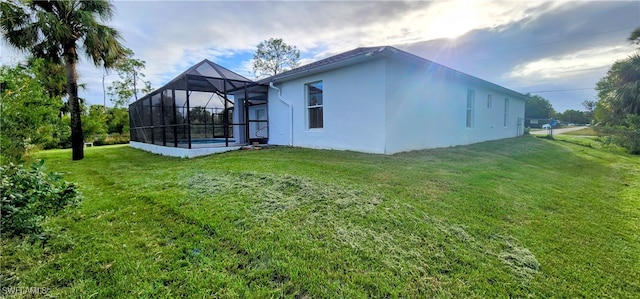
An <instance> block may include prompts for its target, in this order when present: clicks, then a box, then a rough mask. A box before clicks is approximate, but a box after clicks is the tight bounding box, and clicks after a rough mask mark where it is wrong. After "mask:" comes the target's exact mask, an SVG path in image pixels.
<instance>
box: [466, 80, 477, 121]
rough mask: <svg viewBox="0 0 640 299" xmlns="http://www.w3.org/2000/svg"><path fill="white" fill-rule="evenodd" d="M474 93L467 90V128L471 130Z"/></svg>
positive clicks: (471, 90)
mask: <svg viewBox="0 0 640 299" xmlns="http://www.w3.org/2000/svg"><path fill="white" fill-rule="evenodd" d="M475 100H476V91H475V90H473V89H467V128H473V106H474V105H475V103H474V102H475Z"/></svg>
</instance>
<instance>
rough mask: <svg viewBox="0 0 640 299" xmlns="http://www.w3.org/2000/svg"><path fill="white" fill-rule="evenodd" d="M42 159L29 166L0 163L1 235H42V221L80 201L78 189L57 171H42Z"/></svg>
mask: <svg viewBox="0 0 640 299" xmlns="http://www.w3.org/2000/svg"><path fill="white" fill-rule="evenodd" d="M43 165H44V161H43V160H40V162H36V163H34V164H33V165H31V167H24V166H23V165H14V164H13V163H9V164H7V165H3V166H0V174H1V175H2V186H1V187H2V189H1V190H0V195H1V197H0V199H1V205H0V210H1V213H2V222H1V228H2V237H14V236H25V235H29V236H33V237H43V231H42V221H43V220H44V219H45V218H46V217H47V216H51V215H53V214H54V213H56V212H58V211H60V210H62V209H64V208H65V207H66V206H68V205H76V204H77V203H79V201H80V192H79V191H78V190H77V187H76V185H75V184H73V183H69V182H66V181H65V180H63V178H62V175H61V174H59V173H49V174H46V173H45V172H44V166H43Z"/></svg>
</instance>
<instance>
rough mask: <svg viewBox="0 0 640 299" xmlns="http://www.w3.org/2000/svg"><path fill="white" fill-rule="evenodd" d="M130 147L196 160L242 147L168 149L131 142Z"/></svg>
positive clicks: (166, 147)
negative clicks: (196, 158) (195, 158)
mask: <svg viewBox="0 0 640 299" xmlns="http://www.w3.org/2000/svg"><path fill="white" fill-rule="evenodd" d="M129 146H130V147H133V148H137V149H141V150H144V151H148V152H152V153H154V154H159V155H163V156H171V157H180V158H194V157H199V156H207V155H213V154H218V153H224V152H229V151H235V150H239V149H240V146H229V147H207V148H192V149H188V148H181V147H168V146H161V145H155V144H148V143H142V142H135V141H130V142H129Z"/></svg>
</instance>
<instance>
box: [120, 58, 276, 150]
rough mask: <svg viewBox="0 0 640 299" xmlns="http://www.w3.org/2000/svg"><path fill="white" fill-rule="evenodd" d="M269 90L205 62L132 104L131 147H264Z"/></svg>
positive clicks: (266, 136)
mask: <svg viewBox="0 0 640 299" xmlns="http://www.w3.org/2000/svg"><path fill="white" fill-rule="evenodd" d="M267 88H268V87H266V86H262V85H258V84H256V83H255V82H253V81H251V80H249V79H247V78H245V77H243V76H241V75H238V74H236V73H234V72H232V71H230V70H228V69H226V68H224V67H221V66H219V65H217V64H215V63H213V62H211V61H209V60H206V59H205V60H203V61H201V62H200V63H198V64H196V65H194V66H192V67H191V68H189V69H188V70H186V71H185V72H183V73H182V74H180V75H179V76H178V77H176V78H175V79H173V80H172V81H170V82H169V83H167V84H166V85H164V86H163V87H161V88H159V89H157V90H155V91H153V92H152V93H150V94H148V95H146V96H144V97H142V98H141V99H139V100H138V101H136V102H134V103H132V104H131V105H129V121H130V128H131V141H132V145H133V144H134V143H143V144H150V145H156V146H162V147H174V148H184V149H197V148H215V147H230V146H241V145H245V144H249V143H252V142H260V143H266V142H267V140H268V138H269V132H268V119H267V115H268V113H267Z"/></svg>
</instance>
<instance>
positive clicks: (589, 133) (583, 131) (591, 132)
mask: <svg viewBox="0 0 640 299" xmlns="http://www.w3.org/2000/svg"><path fill="white" fill-rule="evenodd" d="M562 134H563V135H575V136H598V132H596V130H594V129H593V128H592V127H587V128H584V129H580V130H576V131H571V132H565V133H562Z"/></svg>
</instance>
